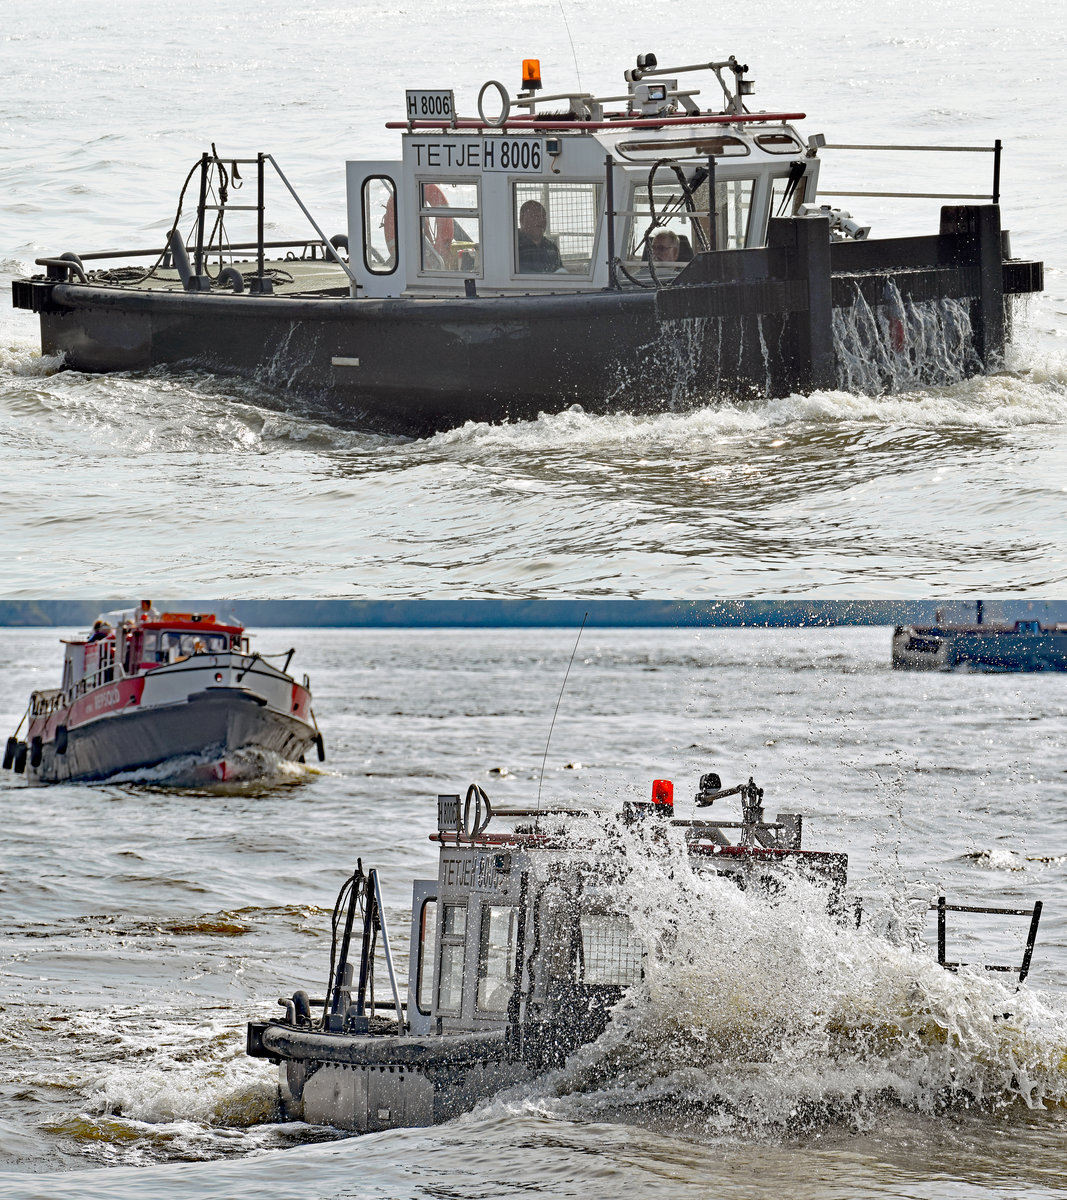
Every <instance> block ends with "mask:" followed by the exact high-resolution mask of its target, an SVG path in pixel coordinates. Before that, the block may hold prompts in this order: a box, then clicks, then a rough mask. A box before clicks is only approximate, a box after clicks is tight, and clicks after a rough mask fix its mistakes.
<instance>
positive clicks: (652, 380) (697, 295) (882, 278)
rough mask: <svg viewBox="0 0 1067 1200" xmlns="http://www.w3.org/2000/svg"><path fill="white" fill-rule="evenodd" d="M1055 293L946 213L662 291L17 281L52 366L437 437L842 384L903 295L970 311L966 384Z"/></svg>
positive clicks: (709, 266)
mask: <svg viewBox="0 0 1067 1200" xmlns="http://www.w3.org/2000/svg"><path fill="white" fill-rule="evenodd" d="M1041 286H1042V272H1041V264H1040V263H1024V262H1017V261H1014V260H1012V261H1010V262H1009V261H1007V260H1005V259H1004V258H1003V255H1002V247H1001V236H1000V218H999V210H998V209H997V208H996V207H995V206H984V207H981V208H977V207H961V208H946V209H945V210H943V214H942V230H941V233H940V234H938V235H936V236H932V237H919V238H896V239H889V240H885V241H881V242H879V241H867V242H857V243H844V242H842V243H831V242H830V241H829V233H828V226H827V224H826V222H825V221H824V220H805V221H799V220H781V221H772V223H771V231H770V238H769V244H768V246H767V247H766V248H763V249H752V250H732V251H724V252H719V253H711V254H703V255H698V256H697V258H696V259H695V260H694V261H693V262H692V263H690V264H688V266H687V267H686V269H685V271H684V272H683V273H682V274H681V275H680V276H679V277H678V279H677V281H676V282H675V283H674V284H673V285H672V286H670V287H667V288H663V289H661V290H659V291H657V290H655V289H652V290H645V291H625V292H624V291H613V290H605V291H600V292H594V293H581V294H554V295H537V296H505V297H499V296H497V297H490V296H486V297H471V298H466V297H465V298H456V299H410V298H397V299H385V300H373V299H365V298H361V299H351V298H346V297H338V296H336V295H325V294H323V295H318V296H314V295H310V294H308V295H285V296H282V295H250V294H242V295H234V294H227V293H219V292H215V293H210V292H204V293H201V292H190V293H183V292H179V291H164V290H150V289H147V288H133V287H131V288H120V287H114V286H104V285H100V284H93V283H89V284H74V283H70V282H63V281H59V280H55V279H51V280H34V281H28V280H16V281H15V282H14V284H13V295H14V302H15V305H16V307H22V308H30V309H32V310H33V311H36V312H38V313H39V314H40V319H41V338H42V349H43V351H44V353H45V354H52V355H63V357H64V362H65V365H66V366H68V367H71V368H73V369H76V370H80V371H88V372H104V371H144V370H149V369H152V368H158V367H168V368H189V367H191V368H198V369H205V370H209V371H213V372H218V373H220V374H230V375H237V376H242V377H245V378H249V379H253V380H255V381H257V382H258V383H259V384H261V385H263V386H265V387H266V388H267V389H268V391H269V392H271V393H273V395H274V397H275V398H276V401H277V403H278V404H279V405H280V406H282V407H284V408H285V409H286V410H287V411H290V412H296V413H299V414H301V415H306V416H309V417H315V418H321V419H326V420H329V421H332V422H335V423H338V424H344V425H350V426H353V427H359V428H369V429H377V430H381V431H384V432H393V433H404V434H414V435H422V434H428V433H432V432H434V431H437V430H442V429H448V428H452V427H455V426H457V425H461V424H463V423H464V422H467V421H491V422H492V421H502V420H526V419H532V418H534V417H536V416H537V415H538V413H540V412H559V411H562V410H564V409H566V408H567V407H569V406H570V405H572V404H575V403H578V404H581V405H582V406H583V407H585V408H586V409H587V410H589V411H591V412H594V413H604V412H610V411H616V410H628V411H646V412H655V411H663V410H669V409H678V408H685V407H691V406H693V405H695V404H701V403H706V402H708V400H710V399H713V398H715V397H722V396H744V395H748V394H759V395H770V396H781V395H788V394H790V393H791V392H795V391H804V392H807V391H811V390H813V389H816V388H832V387H837V386H847V384H848V382H849V379H850V376H849V374H848V371H847V370H846V368H845V367H843V366H842V364H841V363H839V362H838V361H837V357H836V351H835V333H834V330H835V323H840V320H841V318H842V314H844V313H847V312H848V311H849V310H851V309H853V308H854V306H856V305H857V304H859V305H860V306H861V307H862V308H864V310H865V311H867V312H872V311H873V312H879V313H881V314H882V318H884V317H885V313H886V312H887V311H888V310H887V303H888V302H887V289H889V288H890V287H891V288H892V289H895V291H894V298H893V299H892V301H891V303H892V304H901V303H903V304H923V303H930V302H935V303H936V302H938V301H941V300H945V299H950V300H955V301H960V302H962V303H963V304H964V306H965V308H966V310H967V312H968V325H969V328H970V329H971V331H972V334H971V336H972V342H973V344H971V345H969V346H968V347H967V348H966V353H965V354H964V355H963V356H962V358H961V362H962V364H963V366H962V370H963V372H964V373H968V374H974V373H976V372H978V371H982V370H993V369H997V368H998V367H999V366H1000V364H1001V361H1002V358H1001V356H1002V352H1003V348H1004V340H1005V308H1004V297H1005V296H1006V295H1011V294H1017V293H1024V292H1029V291H1035V290H1040V288H1041ZM882 318H879V319H878V320H875V321H873V322H871V324H870V328H869V329H867V330H865V331H864V333H863V337H862V339H861V344H860V346H859V355H860V357H862V358H864V359H865V360H868V361H869V362H871V363H873V364H876V366H877V364H879V363H884V364H887V365H886V366H885V375H886V379H887V380H888V381H889V382H891V380H892V373H893V369H892V360H893V357H894V355H895V354H897V355H899V354H902V353H903V354H905V355H906V354H907V353H908V351H907V350H903V351H902V350H901V348H900V347H899V346H895V345H894V344H893V340H894V335H893V334H892V333H891V332H889V330H890V322H889V321H888V320H887V319H882ZM850 354H851V356H852V358H855V356H856V348H855V347H851V348H850ZM335 359H341V360H344V362H341V363H336V362H335V361H334V360H335ZM357 364H358V365H357ZM876 373H877V372H876ZM914 377H915V376H914V373H913V375H912V379H913V380H914ZM920 378H922V376H921V372H920ZM924 381H927V382H943V380H940V379H939V378H937V377H936V376H935V377H931V378H930V379H929V380H924ZM864 386H870V385H869V384H866V383H865V384H864ZM874 386H876V387H878V386H879V384H878V380H877V378H876V379H875V384H874Z"/></svg>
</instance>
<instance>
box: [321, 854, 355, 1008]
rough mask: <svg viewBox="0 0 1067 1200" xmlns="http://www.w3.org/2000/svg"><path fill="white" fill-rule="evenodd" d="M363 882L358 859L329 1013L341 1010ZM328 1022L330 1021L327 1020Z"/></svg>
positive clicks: (353, 876) (353, 874) (353, 875)
mask: <svg viewBox="0 0 1067 1200" xmlns="http://www.w3.org/2000/svg"><path fill="white" fill-rule="evenodd" d="M362 883H363V866H362V864H361V863H359V862H358V861H357V863H356V869H355V871H354V872H353V873H352V894H351V895H350V896H349V898H348V915H347V916H346V917H345V931H344V935H343V937H342V938H341V952H340V954H339V955H338V958H337V973H336V975H335V976H334V981H333V995H332V996H331V997H330V1006H329V1010H328V1011H329V1013H330V1014H331V1015H332V1014H335V1013H339V1014H340V1015H341V1016H342V1017H343V1016H344V1013H342V1012H341V990H342V988H343V987H344V979H345V967H346V966H347V965H348V948H349V946H350V944H351V942H352V925H353V924H354V922H355V919H356V907H357V905H358V904H359V890H360V887H361V886H362ZM327 1023H328V1022H327Z"/></svg>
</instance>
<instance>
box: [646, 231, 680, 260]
mask: <svg viewBox="0 0 1067 1200" xmlns="http://www.w3.org/2000/svg"><path fill="white" fill-rule="evenodd" d="M680 246H681V243H680V241H679V238H678V235H677V234H676V233H675V232H674V230H673V229H657V230H656V235H655V237H654V238H653V239H652V258H653V260H654V261H655V262H677V261H678V251H679V248H680Z"/></svg>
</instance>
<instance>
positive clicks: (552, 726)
mask: <svg viewBox="0 0 1067 1200" xmlns="http://www.w3.org/2000/svg"><path fill="white" fill-rule="evenodd" d="M588 620H589V613H588V612H587V613H586V614H585V616H584V617H582V624H581V628H579V630H578V636H577V637H576V638H575V639H574V649H573V650H572V651H571V657H570V662H568V663H567V669H566V671H564V672H563V687H561V688H560V689H559V697H558V698H557V700H556V707H555V708H554V709H553V710H552V720H551V722H550V723H549V726H548V737H547V738H545V753H544V757H543V758H542V759H541V774H540V776H539V778H538V780H537V809H538V813H540V810H541V784H542V783H544V781H545V763H546V762H547V761H548V747H549V746H550V745H551V744H552V730H553V729H555V727H556V713H558V712H559V705H560V701H561V700H562V699H563V693H564V691H565V690H566V687H567V676H568V675H570V673H571V663H573V662H574V656H575V655H576V654H577V653H578V643H579V642H580V641H581V640H582V633H583V631H584V630H585V623H586V621H588Z"/></svg>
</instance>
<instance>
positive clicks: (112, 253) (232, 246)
mask: <svg viewBox="0 0 1067 1200" xmlns="http://www.w3.org/2000/svg"><path fill="white" fill-rule="evenodd" d="M320 245H323V243H322V242H317V241H315V240H314V239H313V238H291V239H288V240H286V241H283V242H264V243H263V246H264V248H265V249H267V250H284V249H285V248H286V247H288V246H304V247H307V246H320ZM227 249H229V250H258V249H259V243H258V242H230V243H229V245H228V247H227ZM165 252H166V247H165V246H164V247H162V248H160V249H156V250H96V251H93V253H91V254H79V255H78V257H79V258H80V259H81V260H82V262H95V261H103V260H106V259H109V258H158V257H159V255H161V254H164V253H165ZM33 261H34V263H35V265H37V266H38V267H47V266H48V265H49V264H50V263H51V262H52V261H53V260H52V259H50V258H35V259H34V260H33ZM55 261H56V263H57V264H59V263H61V264H62V265H63V266H76V265H77V264H74V263H71V262H70V260H69V259H62V260H60V259H57V260H55Z"/></svg>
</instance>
